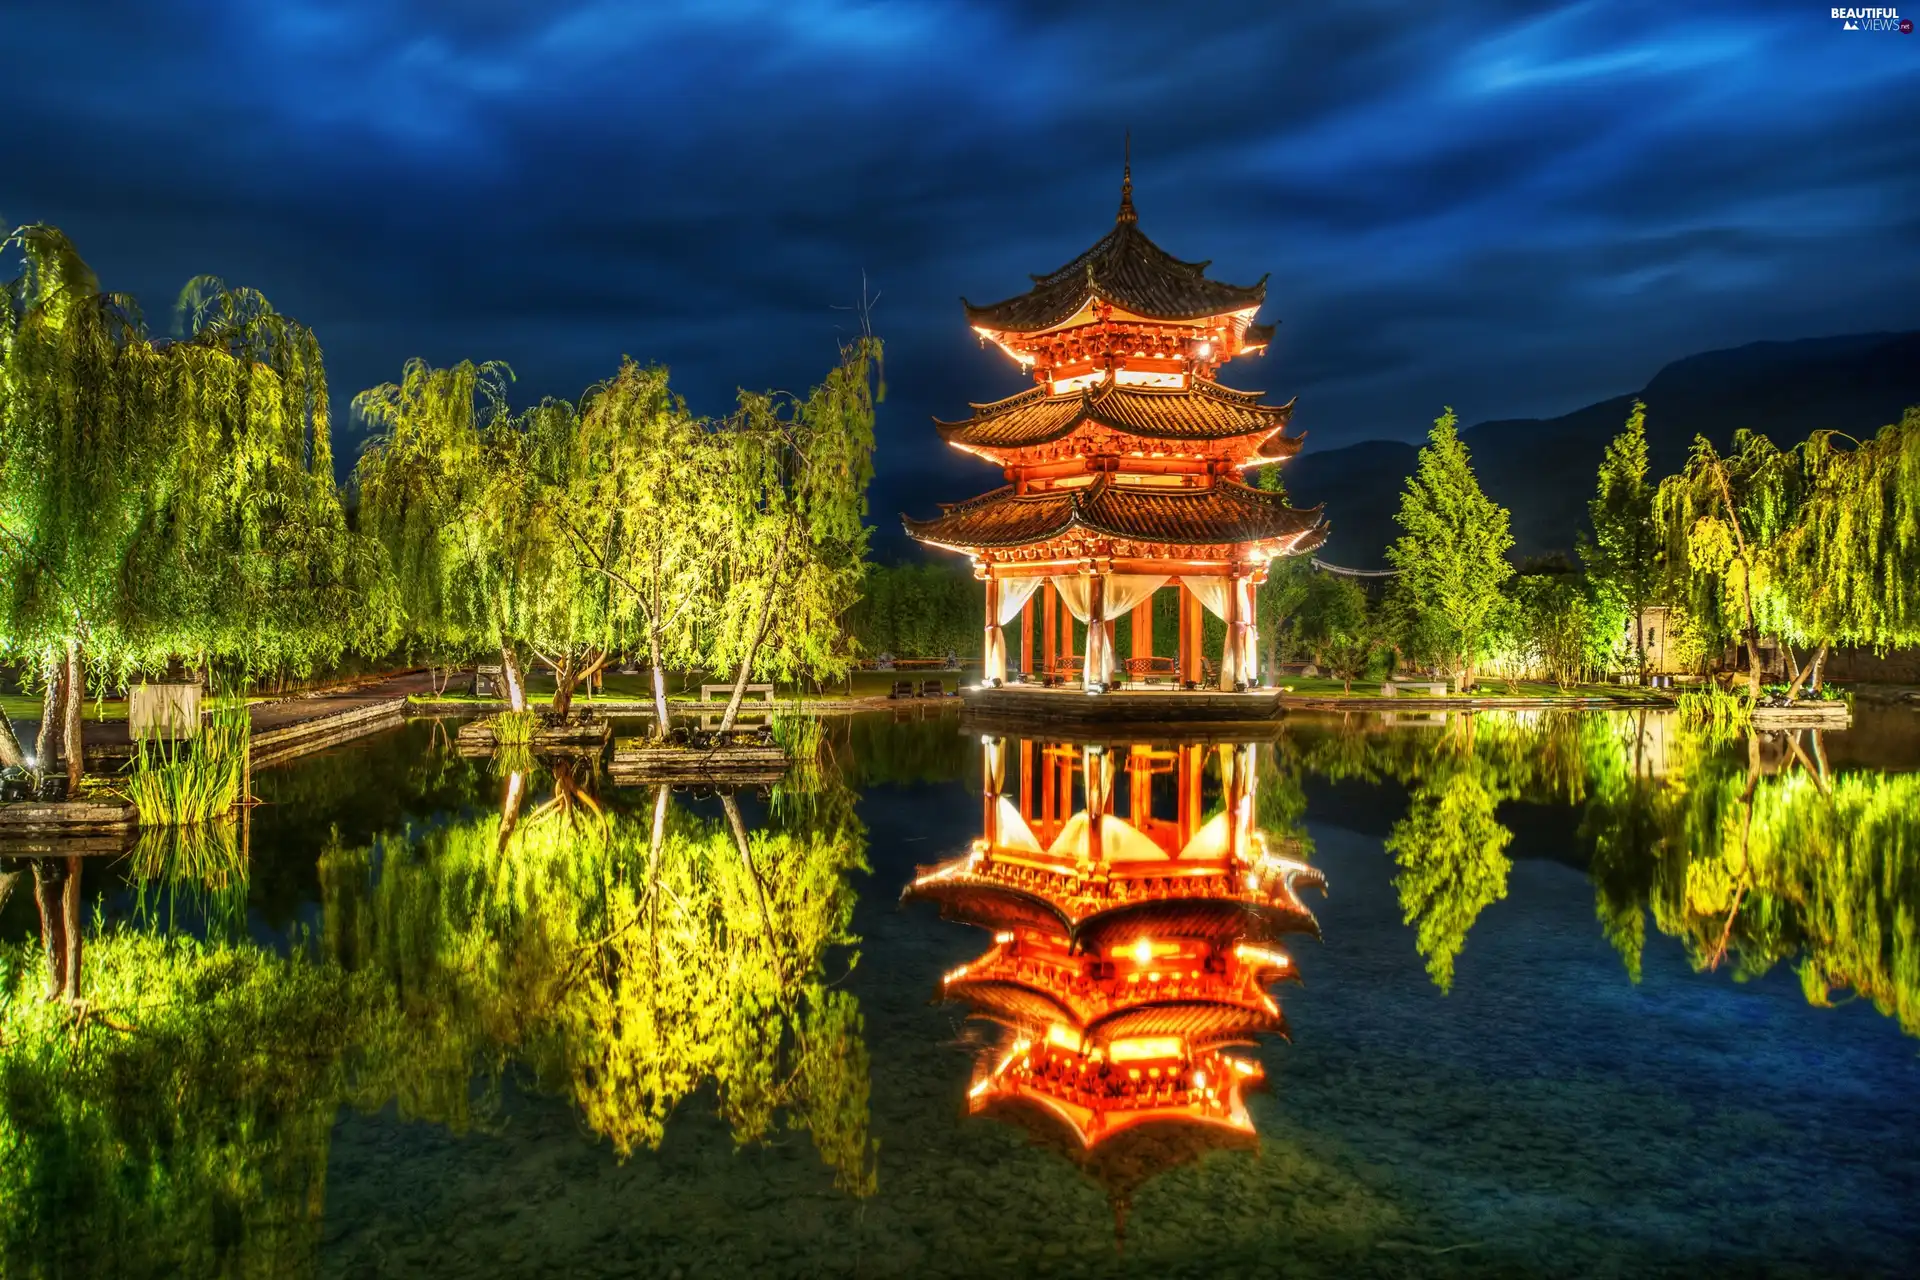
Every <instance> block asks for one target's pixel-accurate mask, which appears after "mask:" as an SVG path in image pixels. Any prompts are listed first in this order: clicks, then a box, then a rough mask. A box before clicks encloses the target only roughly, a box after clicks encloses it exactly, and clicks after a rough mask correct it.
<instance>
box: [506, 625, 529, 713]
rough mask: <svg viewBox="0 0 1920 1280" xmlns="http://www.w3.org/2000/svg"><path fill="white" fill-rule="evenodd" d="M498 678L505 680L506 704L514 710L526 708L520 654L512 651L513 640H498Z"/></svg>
mask: <svg viewBox="0 0 1920 1280" xmlns="http://www.w3.org/2000/svg"><path fill="white" fill-rule="evenodd" d="M500 679H501V680H503V681H505V682H506V686H507V706H508V707H510V708H511V709H513V710H515V711H525V710H526V709H527V682H526V679H525V677H524V676H522V675H521V674H520V655H519V654H518V653H516V652H515V651H514V648H513V642H512V641H510V640H502V641H501V642H500Z"/></svg>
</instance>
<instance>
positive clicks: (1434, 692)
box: [1380, 680, 1447, 698]
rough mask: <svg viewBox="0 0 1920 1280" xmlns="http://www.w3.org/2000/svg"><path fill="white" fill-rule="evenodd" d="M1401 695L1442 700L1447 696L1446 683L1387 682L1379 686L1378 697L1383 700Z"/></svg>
mask: <svg viewBox="0 0 1920 1280" xmlns="http://www.w3.org/2000/svg"><path fill="white" fill-rule="evenodd" d="M1403 693H1412V694H1425V695H1426V696H1427V697H1430V698H1444V697H1446V696H1447V682H1446V681H1445V680H1389V681H1387V682H1386V683H1385V684H1382V685H1381V686H1380V696H1381V697H1383V698H1395V697H1399V696H1400V695H1401V694H1403Z"/></svg>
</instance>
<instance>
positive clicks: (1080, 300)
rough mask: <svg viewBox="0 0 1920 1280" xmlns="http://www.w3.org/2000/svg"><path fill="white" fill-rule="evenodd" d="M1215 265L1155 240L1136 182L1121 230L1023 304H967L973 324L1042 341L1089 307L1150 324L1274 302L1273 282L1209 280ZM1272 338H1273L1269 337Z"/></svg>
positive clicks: (1129, 183)
mask: <svg viewBox="0 0 1920 1280" xmlns="http://www.w3.org/2000/svg"><path fill="white" fill-rule="evenodd" d="M1209 265H1211V264H1210V263H1207V262H1182V261H1181V260H1180V259H1178V258H1176V257H1174V256H1173V255H1172V254H1170V253H1168V252H1167V251H1166V250H1165V249H1162V248H1161V247H1160V246H1159V245H1157V244H1155V243H1154V242H1153V241H1151V240H1149V239H1148V238H1147V236H1146V233H1145V232H1143V231H1142V230H1140V222H1139V217H1138V215H1137V214H1136V213H1135V212H1134V208H1133V178H1132V174H1131V172H1129V173H1128V175H1127V177H1126V179H1125V181H1124V184H1123V186H1122V189H1121V196H1120V214H1119V216H1118V217H1117V218H1116V219H1115V220H1114V224H1113V230H1111V231H1109V232H1107V234H1105V235H1104V236H1101V237H1100V238H1099V239H1098V240H1096V241H1094V243H1093V246H1092V247H1091V248H1089V249H1087V250H1086V251H1085V252H1084V253H1081V254H1080V255H1079V256H1078V257H1076V258H1074V259H1073V260H1072V261H1071V262H1068V263H1067V264H1066V265H1065V266H1061V267H1057V268H1055V269H1054V270H1052V271H1049V272H1047V273H1045V274H1044V275H1036V276H1032V277H1030V278H1031V279H1032V280H1033V288H1031V289H1029V290H1027V291H1026V292H1025V293H1022V294H1019V295H1018V296H1016V297H1012V298H1006V299H1003V300H1002V301H1000V302H994V303H989V304H987V305H986V306H982V307H976V306H974V305H973V304H972V303H971V302H968V301H967V300H966V299H965V298H962V299H961V300H960V305H961V306H963V307H965V308H966V311H967V320H968V322H969V323H971V324H972V325H973V326H974V327H975V328H976V329H986V330H991V331H992V332H995V333H1040V332H1043V331H1045V330H1048V329H1052V328H1055V327H1057V326H1059V325H1062V324H1064V323H1066V322H1067V321H1069V320H1071V319H1073V318H1074V317H1075V316H1077V315H1079V314H1080V312H1082V311H1083V310H1085V309H1086V308H1087V306H1088V304H1089V303H1094V302H1104V303H1107V304H1108V305H1110V306H1112V307H1115V308H1119V309H1121V310H1124V311H1126V312H1128V313H1129V314H1132V315H1136V316H1140V317H1143V318H1145V319H1149V320H1204V319H1207V318H1209V317H1212V316H1219V315H1228V314H1232V313H1235V312H1246V313H1247V314H1248V315H1249V316H1251V315H1252V313H1253V312H1255V311H1258V310H1259V309H1260V304H1261V303H1262V302H1264V301H1266V297H1267V278H1266V277H1265V276H1262V277H1260V279H1259V280H1257V281H1255V282H1254V283H1252V284H1248V285H1239V284H1225V283H1222V282H1221V281H1218V280H1210V279H1208V278H1207V274H1206V271H1207V267H1208V266H1209ZM1267 332H1268V333H1271V332H1272V330H1271V329H1269V330H1268V331H1267Z"/></svg>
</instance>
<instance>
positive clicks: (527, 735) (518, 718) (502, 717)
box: [493, 707, 540, 747]
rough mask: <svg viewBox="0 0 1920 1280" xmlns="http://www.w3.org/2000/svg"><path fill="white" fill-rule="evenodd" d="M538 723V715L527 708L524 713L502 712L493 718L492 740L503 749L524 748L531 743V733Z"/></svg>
mask: <svg viewBox="0 0 1920 1280" xmlns="http://www.w3.org/2000/svg"><path fill="white" fill-rule="evenodd" d="M539 723H540V713H539V712H538V711H535V710H534V709H533V708H531V707H529V708H527V709H526V710H525V711H502V712H501V713H500V714H499V715H497V716H495V717H494V718H493V740H494V742H495V743H497V744H498V745H500V746H503V747H524V746H527V745H529V744H530V743H532V741H533V731H534V729H535V728H536V727H538V726H539Z"/></svg>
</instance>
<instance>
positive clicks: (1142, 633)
mask: <svg viewBox="0 0 1920 1280" xmlns="http://www.w3.org/2000/svg"><path fill="white" fill-rule="evenodd" d="M1132 617H1133V656H1134V657H1135V658H1151V657H1152V656H1153V597H1152V596H1148V597H1147V598H1146V599H1145V600H1142V601H1141V602H1140V603H1139V604H1137V605H1135V606H1133V614H1132ZM1139 671H1140V674H1141V675H1142V676H1145V675H1146V673H1147V666H1146V664H1145V663H1142V664H1141V665H1140V667H1139Z"/></svg>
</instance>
